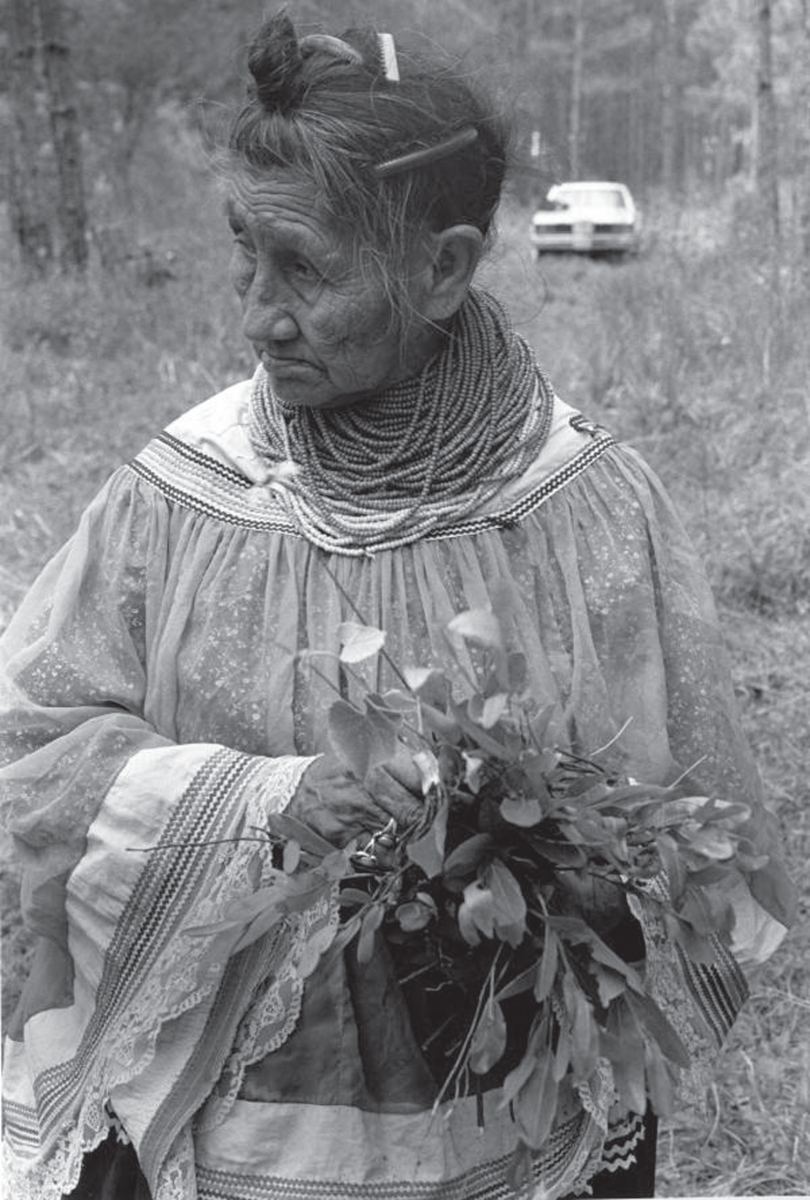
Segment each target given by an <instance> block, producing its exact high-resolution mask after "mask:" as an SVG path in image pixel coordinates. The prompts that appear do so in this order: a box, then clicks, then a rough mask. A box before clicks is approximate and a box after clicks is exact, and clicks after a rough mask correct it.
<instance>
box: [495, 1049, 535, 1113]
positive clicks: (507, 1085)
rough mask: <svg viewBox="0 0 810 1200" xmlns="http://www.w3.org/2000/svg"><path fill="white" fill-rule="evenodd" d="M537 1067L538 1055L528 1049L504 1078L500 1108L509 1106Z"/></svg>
mask: <svg viewBox="0 0 810 1200" xmlns="http://www.w3.org/2000/svg"><path fill="white" fill-rule="evenodd" d="M536 1067H537V1055H536V1054H535V1053H534V1052H533V1051H527V1052H526V1053H525V1054H524V1055H523V1058H522V1059H521V1060H520V1062H519V1063H518V1065H517V1066H516V1067H514V1068H513V1069H512V1070H511V1071H510V1072H509V1074H508V1075H507V1076H506V1078H505V1079H504V1081H503V1084H502V1086H501V1099H500V1101H499V1103H498V1108H506V1107H508V1105H509V1104H510V1103H511V1102H512V1100H514V1098H515V1096H516V1095H517V1094H518V1092H519V1091H520V1089H521V1088H522V1087H523V1085H524V1084H525V1083H527V1082H528V1080H529V1078H530V1076H531V1075H532V1073H533V1072H534V1070H535V1069H536Z"/></svg>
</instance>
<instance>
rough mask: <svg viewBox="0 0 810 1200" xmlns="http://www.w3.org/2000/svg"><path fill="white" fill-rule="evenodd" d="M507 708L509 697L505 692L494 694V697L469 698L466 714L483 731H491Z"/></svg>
mask: <svg viewBox="0 0 810 1200" xmlns="http://www.w3.org/2000/svg"><path fill="white" fill-rule="evenodd" d="M508 707H509V696H508V694H507V693H506V692H496V693H495V695H494V696H487V697H486V698H484V697H483V696H471V697H470V702H469V705H468V707H467V712H468V713H469V716H470V718H471V720H473V721H475V723H476V725H480V726H481V727H482V728H483V729H492V727H493V726H494V725H497V724H498V722H499V721H500V719H501V717H502V716H503V714H504V713H505V712H506V710H507V709H508Z"/></svg>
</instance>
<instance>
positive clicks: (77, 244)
mask: <svg viewBox="0 0 810 1200" xmlns="http://www.w3.org/2000/svg"><path fill="white" fill-rule="evenodd" d="M37 7H38V8H39V19H40V37H41V41H42V57H43V64H44V68H45V81H46V84H47V89H48V113H49V117H50V123H51V138H52V141H53V148H54V155H55V158H56V167H57V171H58V176H59V197H58V202H57V212H58V217H59V225H60V227H61V230H62V266H63V267H65V268H66V269H68V270H79V271H83V270H84V269H85V267H86V266H87V209H86V206H85V199H84V182H83V179H82V152H81V138H80V130H79V112H78V107H77V104H76V92H75V87H74V84H73V75H72V73H71V65H70V52H69V46H68V41H67V36H66V33H65V21H64V13H63V11H62V0H37Z"/></svg>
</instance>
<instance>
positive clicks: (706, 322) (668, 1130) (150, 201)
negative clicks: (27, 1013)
mask: <svg viewBox="0 0 810 1200" xmlns="http://www.w3.org/2000/svg"><path fill="white" fill-rule="evenodd" d="M186 165H187V164H186ZM147 168H148V164H145V168H144V171H143V172H142V173H141V177H142V178H143V179H145V182H142V184H141V187H142V188H143V194H142V195H141V196H140V197H135V198H134V199H133V213H132V214H131V215H130V217H129V218H128V219H127V220H124V221H123V222H122V225H121V229H120V234H121V238H122V245H123V243H124V242H126V244H127V246H128V247H129V248H130V250H131V252H132V253H133V254H134V257H131V258H129V259H127V258H126V257H122V259H121V261H120V262H119V263H118V265H117V266H116V267H115V269H114V270H112V271H102V270H101V269H100V266H99V262H98V260H97V258H94V261H93V264H92V269H91V273H90V276H89V278H88V279H87V281H85V282H81V283H80V282H75V281H74V282H72V281H69V280H64V279H59V278H54V279H49V280H47V281H45V282H39V283H34V284H24V283H23V282H22V281H21V280H19V279H14V278H13V277H11V278H9V277H6V279H5V281H4V282H3V283H2V284H0V289H2V290H1V291H0V314H1V315H2V320H3V327H4V342H3V349H2V368H3V384H4V386H3V390H2V393H0V470H2V478H1V479H0V624H2V623H3V621H4V620H5V619H7V617H8V616H9V614H10V612H11V611H12V610H13V608H14V607H15V605H16V603H17V602H18V601H19V599H20V598H21V596H22V594H23V592H24V590H25V588H26V587H27V586H28V584H29V583H30V582H31V580H32V578H33V576H34V575H35V573H36V572H37V570H38V569H39V567H40V566H41V565H42V564H43V563H44V561H45V560H46V559H47V557H48V556H49V555H50V554H51V553H52V552H53V551H54V550H55V549H56V548H57V546H58V545H59V544H61V542H62V541H63V540H64V538H65V537H66V536H67V535H68V533H69V532H70V530H71V529H72V527H73V526H74V524H75V521H76V519H77V517H78V514H79V512H80V510H81V508H82V507H83V506H84V504H85V503H86V502H87V500H88V499H89V497H90V496H91V495H92V493H93V492H94V491H95V490H96V488H97V487H98V486H99V485H100V483H101V482H102V481H103V479H104V478H105V477H106V475H107V474H108V472H109V471H110V470H111V469H112V467H113V466H114V465H115V464H116V463H117V462H119V461H120V460H122V459H124V458H126V457H127V456H129V455H131V454H132V453H134V452H135V451H137V449H138V448H139V447H140V445H141V444H142V443H143V442H144V441H145V440H146V439H147V437H148V436H149V435H150V434H151V433H152V432H154V431H155V430H156V429H157V428H159V427H160V426H162V425H163V424H165V423H166V422H167V421H168V420H170V419H171V418H172V417H173V416H174V415H175V414H176V413H178V412H180V411H182V410H184V409H185V408H188V407H189V406H190V405H191V404H194V403H196V402H197V401H199V400H201V399H203V398H205V396H206V395H208V394H210V393H211V392H212V391H214V390H217V389H218V388H220V387H222V386H225V385H226V384H227V383H229V382H231V381H233V380H235V379H237V378H239V377H241V376H243V375H244V374H245V373H246V372H247V371H248V370H249V369H250V366H251V363H250V356H249V354H248V352H247V350H246V348H245V347H244V346H243V344H242V340H241V337H240V334H239V330H238V316H237V312H236V307H235V304H234V302H233V301H232V299H231V297H230V294H229V289H228V283H227V278H226V274H227V271H226V258H227V246H226V235H225V234H224V232H223V229H222V226H221V222H220V219H219V215H218V203H217V201H216V199H215V198H214V196H213V194H212V193H211V192H210V190H208V189H207V188H206V187H204V186H203V185H202V183H201V181H200V180H199V179H197V180H193V181H192V183H193V187H192V188H189V186H188V185H187V184H186V185H185V186H183V185H182V184H181V183H180V182H179V181H178V180H176V179H175V180H174V181H173V188H174V190H173V192H172V202H171V203H170V204H168V205H165V204H163V203H159V202H158V201H159V197H160V195H161V189H165V187H166V181H165V179H164V178H163V175H165V171H166V164H165V161H164V162H163V163H162V166H161V168H160V171H156V172H153V173H152V174H151V175H150V173H149V170H148V169H147ZM161 172H162V174H161ZM159 176H160V178H159ZM136 214H137V215H136ZM690 214H691V222H690V219H689V217H690ZM529 216H530V214H529V213H528V212H526V211H523V210H520V209H518V208H516V207H514V206H513V207H511V208H507V209H506V211H505V214H504V219H503V233H502V236H501V240H500V242H499V243H498V245H497V247H496V248H495V251H494V252H493V254H492V257H491V259H490V261H489V262H488V264H487V266H486V268H485V271H484V278H485V281H486V282H487V283H489V284H490V285H491V286H493V288H494V289H495V290H496V291H498V292H499V294H500V295H501V296H502V297H503V299H504V300H505V301H506V303H507V305H508V306H509V307H510V309H511V310H512V312H513V314H514V317H515V321H516V324H517V326H518V328H519V329H520V330H521V331H522V332H523V333H524V335H525V336H527V337H528V338H529V340H530V341H531V342H532V343H533V344H534V346H535V348H536V349H537V352H538V355H539V357H540V359H541V362H542V363H543V365H544V367H545V369H546V370H547V372H548V374H549V375H550V376H551V378H552V380H553V381H554V383H555V385H556V387H557V389H558V391H559V392H560V393H561V395H563V397H564V398H565V399H567V400H568V401H569V402H571V403H573V404H575V405H576V406H578V407H580V408H582V409H583V410H584V411H586V412H587V413H588V414H589V415H592V416H593V417H595V418H597V419H599V420H600V421H602V422H603V423H605V424H607V425H609V426H610V427H612V428H613V429H614V431H615V432H616V433H618V434H619V435H620V436H622V437H624V438H626V439H627V440H628V441H630V442H631V443H632V444H633V445H635V446H636V447H637V448H638V449H639V450H640V451H641V452H642V453H643V454H644V455H645V457H646V458H647V459H648V461H650V463H651V464H652V466H653V467H654V468H655V469H656V470H657V471H658V473H659V474H660V475H661V477H662V479H663V480H664V482H665V484H666V485H667V487H668V488H669V490H670V491H671V492H672V494H673V496H674V497H675V500H676V502H677V503H678V505H679V507H680V509H681V512H682V515H683V517H684V519H685V521H686V523H687V525H688V526H689V528H690V529H691V531H692V533H693V535H694V537H695V539H696V541H697V543H698V545H699V547H700V548H701V550H702V552H703V554H704V557H705V559H706V562H707V566H708V569H709V572H710V576H711V578H712V582H713V584H714V587H715V590H716V594H717V597H718V601H719V604H720V608H721V614H722V617H723V621H724V627H725V630H726V634H727V639H728V643H729V650H730V653H731V656H732V662H733V665H734V671H735V681H736V686H737V691H738V694H739V699H740V705H741V709H742V712H743V718H744V721H745V723H746V727H747V729H748V733H749V736H750V738H751V740H752V743H753V745H754V747H755V749H756V751H757V754H758V758H759V762H760V766H761V770H762V773H763V777H764V781H765V784H766V789H767V792H768V796H769V800H770V802H771V804H772V806H773V808H774V811H775V812H776V814H777V818H778V820H779V823H780V825H781V827H782V830H783V833H784V836H785V841H786V848H787V855H788V859H789V862H790V864H791V867H792V871H793V874H794V876H795V878H796V880H797V882H798V883H799V885H800V887H801V889H802V893H803V908H802V912H801V917H800V924H799V925H798V926H797V929H796V931H795V932H794V933H793V934H792V936H791V938H790V939H789V940H788V941H787V942H786V944H785V945H784V946H783V948H782V949H781V950H780V951H779V952H778V954H777V955H776V956H775V958H774V959H773V960H772V962H771V963H770V964H769V965H768V966H767V967H766V968H765V969H764V971H763V972H762V973H761V975H760V976H759V978H758V979H757V980H756V981H755V983H754V987H753V996H752V1000H751V1003H750V1004H749V1006H748V1009H747V1011H746V1012H745V1013H744V1015H743V1016H742V1017H741V1019H740V1021H739V1023H738V1025H737V1027H736V1029H735V1031H734V1032H733V1034H732V1037H731V1039H730V1042H729V1045H728V1047H727V1050H726V1052H725V1054H724V1056H723V1059H722V1061H721V1064H720V1067H719V1070H718V1073H717V1076H716V1080H715V1083H714V1084H713V1086H712V1088H711V1090H710V1094H709V1096H708V1098H707V1100H708V1108H707V1113H706V1115H701V1114H699V1113H693V1112H683V1113H680V1114H678V1116H677V1118H676V1119H674V1120H672V1121H670V1122H667V1123H666V1124H665V1127H664V1128H663V1130H662V1132H661V1139H660V1170H659V1190H660V1194H661V1195H665V1196H686V1195H689V1196H712V1195H744V1194H758V1195H762V1194H773V1193H780V1194H791V1195H803V1194H807V1193H808V1192H810V1096H809V1095H808V1087H809V1084H808V1080H810V934H808V926H807V915H808V905H809V904H810V867H808V864H809V863H810V789H808V783H807V772H808V764H810V720H808V699H807V679H808V676H810V629H808V624H809V622H808V614H810V392H809V391H808V375H809V373H808V367H810V339H808V337H807V329H808V327H809V326H810V322H808V317H809V316H810V305H809V304H808V283H807V273H805V274H804V276H803V275H802V274H801V272H800V271H799V270H798V269H797V267H796V264H795V263H793V262H788V263H787V265H786V269H785V270H784V271H783V273H782V274H781V276H779V275H775V274H774V272H773V270H772V269H771V264H770V262H769V260H768V259H767V258H765V257H763V255H762V254H761V253H760V249H759V247H758V245H757V242H756V237H755V233H756V230H755V229H751V228H740V227H739V226H737V227H735V226H734V223H733V219H732V218H733V214H732V213H731V212H730V210H729V209H728V208H727V207H726V208H724V207H723V206H722V205H709V206H706V205H704V206H703V207H702V208H698V207H697V206H696V205H692V206H688V207H682V208H681V209H680V210H679V211H678V214H677V220H676V219H675V217H674V214H673V210H670V215H669V217H668V218H667V215H666V213H664V211H663V206H662V209H661V213H660V214H659V215H657V214H656V213H655V212H652V213H650V214H649V215H648V229H649V234H650V235H649V239H648V249H647V250H646V252H645V253H644V254H643V255H642V256H641V257H640V259H639V260H638V261H636V262H632V263H625V264H607V263H601V262H591V261H588V260H571V259H566V258H560V259H557V258H554V259H549V260H546V261H544V262H543V263H541V264H538V263H536V262H535V261H534V260H533V259H532V258H531V256H530V254H529V252H528V247H527V241H526V233H527V228H528V220H529ZM139 238H141V239H146V240H147V241H148V242H149V245H150V246H151V247H153V248H155V249H156V251H158V252H159V253H160V254H161V255H162V254H163V252H164V251H165V250H171V251H172V255H173V257H172V258H171V262H170V269H171V272H172V274H173V276H174V278H166V279H163V280H162V281H154V280H153V281H152V286H149V285H148V283H147V281H146V280H145V278H144V275H143V273H142V272H141V271H140V270H139V267H138V263H139V261H142V260H140V259H139V258H138V253H137V242H138V239H139ZM775 279H778V280H779V289H778V293H777V292H776V291H775V287H774V284H775ZM2 887H3V899H4V900H5V901H6V903H5V916H4V918H3V933H4V935H5V936H4V955H5V964H6V965H5V972H4V990H5V992H6V993H7V999H9V998H13V995H14V993H15V991H16V986H17V979H18V976H19V972H20V969H21V967H22V964H23V962H24V958H25V953H26V944H25V939H24V937H23V936H22V934H21V933H20V929H19V922H18V919H17V916H16V892H15V887H16V876H15V875H14V872H13V871H9V870H7V871H6V872H5V876H4V881H3V884H2Z"/></svg>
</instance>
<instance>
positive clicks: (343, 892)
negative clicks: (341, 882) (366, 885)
mask: <svg viewBox="0 0 810 1200" xmlns="http://www.w3.org/2000/svg"><path fill="white" fill-rule="evenodd" d="M368 902H369V894H368V892H364V891H361V889H360V888H353V887H342V888H341V889H340V903H341V904H342V905H344V906H346V907H348V906H349V905H351V906H352V907H353V908H365V906H366V905H367V904H368Z"/></svg>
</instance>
